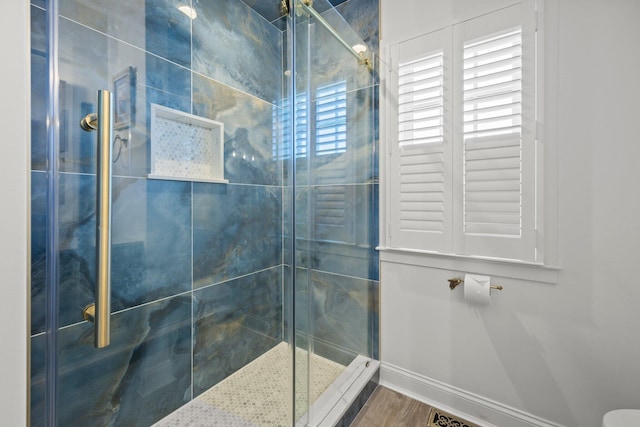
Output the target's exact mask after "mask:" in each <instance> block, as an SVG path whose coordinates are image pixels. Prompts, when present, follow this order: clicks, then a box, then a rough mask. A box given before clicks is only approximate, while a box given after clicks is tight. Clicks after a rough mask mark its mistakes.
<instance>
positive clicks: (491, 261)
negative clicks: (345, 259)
mask: <svg viewBox="0 0 640 427" xmlns="http://www.w3.org/2000/svg"><path fill="white" fill-rule="evenodd" d="M376 249H377V250H378V251H379V252H380V261H381V262H391V263H396V264H407V265H413V266H419V267H429V268H437V269H440V270H450V271H454V272H459V273H460V275H463V274H465V273H473V274H483V275H487V276H498V277H507V278H512V279H520V280H528V281H532V282H539V283H549V284H556V283H558V273H559V272H560V270H561V267H558V266H549V265H544V264H538V263H532V262H525V261H513V260H502V259H495V258H483V257H477V256H467V255H452V254H440V253H435V252H427V251H418V250H414V249H398V248H389V247H382V246H379V247H377V248H376Z"/></svg>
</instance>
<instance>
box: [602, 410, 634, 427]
mask: <svg viewBox="0 0 640 427" xmlns="http://www.w3.org/2000/svg"><path fill="white" fill-rule="evenodd" d="M602 427H640V410H639V409H616V410H615V411H610V412H607V413H606V414H604V418H603V419H602Z"/></svg>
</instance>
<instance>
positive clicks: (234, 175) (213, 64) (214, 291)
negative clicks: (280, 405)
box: [31, 0, 284, 426]
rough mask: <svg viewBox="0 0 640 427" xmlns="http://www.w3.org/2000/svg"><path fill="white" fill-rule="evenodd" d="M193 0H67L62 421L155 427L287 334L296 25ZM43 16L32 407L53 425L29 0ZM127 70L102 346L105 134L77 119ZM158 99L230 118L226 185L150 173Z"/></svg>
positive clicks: (42, 182)
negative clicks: (280, 146)
mask: <svg viewBox="0 0 640 427" xmlns="http://www.w3.org/2000/svg"><path fill="white" fill-rule="evenodd" d="M182 3H184V2H181V1H180V2H179V1H177V0H113V1H109V2H104V1H98V0H59V9H60V15H61V16H60V19H59V50H60V52H59V68H60V105H61V116H60V154H59V162H60V166H59V167H60V189H59V198H60V206H59V211H60V215H59V216H60V227H59V234H60V242H59V247H60V251H59V257H60V280H59V281H60V285H59V300H60V309H59V323H60V327H61V329H60V331H59V332H58V346H59V349H58V350H59V351H58V362H59V363H58V371H59V378H58V380H59V381H58V388H59V398H58V420H57V425H80V424H82V425H87V426H103V425H114V426H118V425H128V426H148V425H151V424H153V423H154V422H155V421H157V420H158V419H160V418H162V417H163V416H165V415H167V414H168V413H170V412H172V411H173V410H175V409H177V408H178V407H179V406H181V405H182V404H184V403H185V402H187V401H189V400H190V399H192V398H194V397H196V396H197V395H198V394H200V393H201V392H203V391H204V390H206V389H208V388H209V387H211V386H213V385H215V384H216V383H217V382H219V381H220V380H222V379H224V378H225V377H227V376H228V375H230V374H231V373H233V372H235V371H236V370H237V369H239V368H241V367H242V366H243V365H244V364H246V363H248V362H250V361H251V360H253V359H254V358H255V357H257V356H259V355H260V354H262V353H263V352H265V351H267V350H268V349H269V348H271V347H272V346H273V345H275V344H277V343H278V342H280V341H282V339H283V332H282V329H283V328H282V323H283V319H282V301H283V296H282V281H283V279H282V276H283V268H284V267H283V261H282V221H281V220H282V216H283V212H282V209H283V198H282V194H283V187H282V165H281V160H279V159H277V158H274V156H273V154H272V144H273V139H274V131H273V129H274V126H273V117H274V111H276V112H277V111H279V109H280V107H278V106H276V104H277V101H278V100H279V99H280V98H281V97H282V94H281V91H282V84H281V81H282V75H283V68H282V57H283V56H282V50H283V33H282V32H281V31H280V30H279V29H278V28H277V27H276V26H275V25H274V24H272V23H270V22H269V21H267V20H265V19H264V18H263V17H262V16H260V15H259V14H258V13H257V12H255V11H254V10H253V9H251V8H250V7H249V6H247V5H246V4H245V3H243V2H242V1H240V0H216V1H204V0H202V1H199V0H193V1H192V2H190V4H191V6H192V7H193V9H194V10H195V12H196V13H197V18H196V19H194V20H192V19H190V18H189V17H188V16H186V15H185V14H183V13H181V12H180V11H178V9H177V6H178V5H180V4H182ZM187 3H189V2H187ZM31 17H32V33H31V42H32V67H31V70H32V162H31V168H32V190H31V197H32V226H31V229H32V236H31V239H32V241H31V243H32V245H31V246H32V309H31V314H32V322H31V323H32V356H31V364H32V382H31V389H32V399H31V404H32V412H31V414H32V425H33V426H40V425H44V414H45V406H44V405H45V401H44V399H45V335H44V330H45V304H46V289H45V283H46V270H45V268H46V262H47V256H48V255H49V254H48V253H47V246H46V236H47V218H48V212H47V167H48V162H47V140H46V127H45V123H46V89H47V81H48V80H47V68H46V44H47V35H46V2H44V1H41V0H34V1H33V2H32V4H31ZM124 70H132V73H131V75H132V82H133V85H134V86H133V90H134V92H135V96H132V97H131V98H130V99H131V104H132V105H131V112H132V114H131V119H130V120H129V122H128V123H127V125H125V126H122V127H120V126H118V127H117V130H116V138H115V142H114V165H113V170H114V178H113V207H112V209H113V211H112V212H113V227H112V241H113V244H112V309H113V311H114V314H113V316H112V343H111V345H110V346H109V347H108V348H107V349H105V350H97V349H95V348H94V347H93V342H92V338H93V327H92V325H90V324H87V323H86V322H84V321H83V320H82V317H81V311H82V308H83V307H84V306H85V305H86V304H88V303H89V302H91V301H93V299H94V295H93V288H94V274H95V265H94V264H95V262H94V257H95V255H94V254H95V249H94V248H95V236H94V233H95V231H94V229H95V164H94V157H95V148H94V138H95V136H94V135H91V134H88V133H84V132H83V131H81V130H80V127H79V126H78V125H77V123H78V122H79V120H80V119H81V117H83V116H84V115H85V114H87V113H89V112H92V111H93V110H94V108H95V103H96V91H97V90H98V89H111V90H113V88H114V78H115V77H116V76H118V75H120V73H121V72H123V71H124ZM152 103H154V104H160V105H163V106H166V107H170V108H173V109H176V110H179V111H183V112H186V113H191V114H194V115H198V116H201V117H205V118H209V119H214V120H217V121H221V122H224V125H225V128H224V129H225V132H224V138H225V148H224V171H225V172H224V173H225V178H227V179H228V180H229V184H212V183H194V182H190V181H163V180H150V179H148V178H147V174H148V173H149V172H150V158H149V157H150V149H149V147H150V105H151V104H152ZM276 116H277V114H276ZM276 137H277V135H276ZM95 390H100V392H99V393H96V392H95ZM141 408H144V410H140V409H141Z"/></svg>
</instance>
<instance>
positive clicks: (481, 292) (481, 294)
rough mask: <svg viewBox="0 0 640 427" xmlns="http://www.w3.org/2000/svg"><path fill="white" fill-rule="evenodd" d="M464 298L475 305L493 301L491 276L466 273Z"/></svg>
mask: <svg viewBox="0 0 640 427" xmlns="http://www.w3.org/2000/svg"><path fill="white" fill-rule="evenodd" d="M464 300H465V301H466V302H467V303H468V304H473V305H487V304H489V303H490V302H491V278H490V277H489V276H480V275H478V274H465V275H464Z"/></svg>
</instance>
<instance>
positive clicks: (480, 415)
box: [380, 363, 562, 427]
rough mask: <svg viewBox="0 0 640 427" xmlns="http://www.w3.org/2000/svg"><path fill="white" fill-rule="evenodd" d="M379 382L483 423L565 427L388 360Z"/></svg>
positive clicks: (497, 426) (488, 426)
mask: <svg viewBox="0 0 640 427" xmlns="http://www.w3.org/2000/svg"><path fill="white" fill-rule="evenodd" d="M380 385H382V386H385V387H387V388H390V389H392V390H395V391H397V392H399V393H402V394H404V395H407V396H409V397H411V398H413V399H416V400H419V401H421V402H424V403H426V404H427V405H429V406H433V407H435V408H438V409H442V410H443V411H446V412H449V413H451V414H452V415H455V416H458V417H460V418H463V419H465V420H467V421H469V422H472V423H475V424H478V425H479V426H483V427H531V426H536V427H562V426H561V425H560V424H556V423H553V422H551V421H548V420H545V419H543V418H540V417H537V416H535V415H532V414H529V413H527V412H524V411H521V410H519V409H516V408H512V407H510V406H507V405H504V404H502V403H499V402H496V401H493V400H491V399H487V398H485V397H482V396H479V395H477V394H474V393H470V392H468V391H465V390H462V389H460V388H457V387H454V386H451V385H448V384H445V383H443V382H441V381H437V380H434V379H432V378H428V377H425V376H423V375H420V374H417V373H415V372H411V371H408V370H406V369H403V368H400V367H398V366H394V365H391V364H389V363H382V364H381V366H380Z"/></svg>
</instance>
